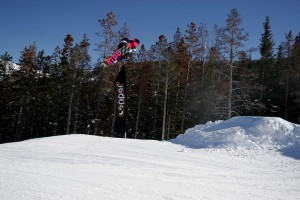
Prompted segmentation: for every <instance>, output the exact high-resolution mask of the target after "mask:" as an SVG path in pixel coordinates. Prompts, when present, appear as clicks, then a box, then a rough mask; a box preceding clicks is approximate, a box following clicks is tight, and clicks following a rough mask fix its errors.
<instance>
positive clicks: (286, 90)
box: [284, 71, 289, 119]
mask: <svg viewBox="0 0 300 200" xmlns="http://www.w3.org/2000/svg"><path fill="white" fill-rule="evenodd" d="M288 98H289V72H288V71H287V72H286V83H285V92H284V119H287V115H288Z"/></svg>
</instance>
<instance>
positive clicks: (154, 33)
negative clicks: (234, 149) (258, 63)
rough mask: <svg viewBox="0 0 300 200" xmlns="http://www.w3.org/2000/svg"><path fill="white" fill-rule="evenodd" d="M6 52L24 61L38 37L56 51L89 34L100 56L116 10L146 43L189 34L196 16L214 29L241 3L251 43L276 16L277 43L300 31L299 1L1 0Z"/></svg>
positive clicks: (0, 40) (0, 41)
mask: <svg viewBox="0 0 300 200" xmlns="http://www.w3.org/2000/svg"><path fill="white" fill-rule="evenodd" d="M0 8H1V11H0V27H1V31H0V55H2V54H4V53H5V51H7V52H8V53H9V54H10V55H12V56H13V60H14V61H15V62H18V60H19V56H20V52H21V51H22V50H24V48H25V47H26V46H29V45H30V44H32V43H33V42H36V44H37V48H38V51H39V50H42V49H43V50H45V51H46V54H47V55H51V54H52V53H53V51H54V49H55V47H56V46H60V47H62V46H63V40H64V38H65V36H66V35H67V34H69V33H70V34H71V35H72V36H73V38H74V39H75V42H78V43H79V42H80V41H81V40H82V38H83V34H84V33H86V34H87V36H88V38H89V39H90V42H91V43H92V46H91V48H90V54H91V55H92V57H93V60H97V59H98V57H99V56H98V55H97V52H96V51H95V50H94V49H95V47H96V46H95V44H96V43H99V37H98V36H96V32H99V31H100V30H101V29H100V25H99V22H98V20H99V19H103V18H106V14H107V13H108V12H109V11H112V12H114V13H115V15H116V19H117V21H118V22H119V24H120V25H123V24H124V22H127V23H128V26H129V28H130V32H131V36H132V37H137V38H139V39H140V41H141V43H142V44H145V46H146V48H149V47H150V46H151V45H152V44H154V43H155V42H156V41H157V40H158V36H159V35H161V34H164V35H166V36H167V38H168V40H169V41H171V40H172V39H173V35H174V33H175V31H176V28H177V27H180V28H181V30H182V32H183V33H184V32H185V30H186V27H187V24H189V23H190V22H191V21H194V22H195V23H196V24H200V23H204V24H206V25H207V26H208V28H209V29H210V30H212V27H213V25H214V24H217V25H219V26H224V25H225V21H226V18H227V14H229V13H230V10H231V9H232V8H237V9H238V11H239V12H240V14H241V16H242V18H243V24H242V26H243V28H244V29H245V31H246V32H248V33H249V34H250V38H249V41H248V42H247V43H246V47H258V46H259V43H260V41H259V39H260V38H261V33H262V32H263V25H262V24H263V22H264V21H265V18H266V16H267V15H268V16H270V20H271V28H272V32H273V35H274V39H275V42H276V47H277V46H278V45H279V44H280V42H283V41H284V37H285V33H287V32H289V31H290V30H292V32H293V34H294V36H296V35H297V34H298V33H299V32H300V23H299V19H300V12H299V8H300V1H299V0H127V1H125V0H47V1H46V0H1V2H0Z"/></svg>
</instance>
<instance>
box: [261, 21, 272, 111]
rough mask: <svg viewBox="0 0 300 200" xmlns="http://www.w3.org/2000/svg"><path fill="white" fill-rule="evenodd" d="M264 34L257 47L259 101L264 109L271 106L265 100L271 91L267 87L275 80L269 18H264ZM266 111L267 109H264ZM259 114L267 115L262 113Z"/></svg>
mask: <svg viewBox="0 0 300 200" xmlns="http://www.w3.org/2000/svg"><path fill="white" fill-rule="evenodd" d="M263 28H264V32H263V33H262V35H261V40H260V42H261V44H260V46H259V50H260V54H261V66H260V71H259V73H260V85H261V89H262V90H261V91H260V101H261V102H262V104H264V105H265V106H266V108H268V107H269V109H270V106H272V105H269V102H270V101H268V100H267V99H268V98H269V96H270V94H268V91H270V90H271V88H269V87H273V85H274V84H275V83H272V80H276V78H274V77H272V76H273V75H274V55H273V51H274V40H273V34H272V31H271V25H270V18H269V16H267V17H266V19H265V22H264V23H263ZM266 110H268V109H266ZM260 114H267V113H262V112H260Z"/></svg>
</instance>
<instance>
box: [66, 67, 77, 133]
mask: <svg viewBox="0 0 300 200" xmlns="http://www.w3.org/2000/svg"><path fill="white" fill-rule="evenodd" d="M75 78H76V69H75V72H74V75H73V78H72V87H71V94H70V99H69V108H68V119H67V132H66V134H70V124H71V116H72V106H73V97H74V88H75Z"/></svg>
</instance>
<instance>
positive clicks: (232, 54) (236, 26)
mask: <svg viewBox="0 0 300 200" xmlns="http://www.w3.org/2000/svg"><path fill="white" fill-rule="evenodd" d="M241 23H242V18H241V15H240V13H239V12H238V10H237V9H236V8H233V9H232V10H231V12H230V14H229V15H228V16H227V19H226V27H225V35H224V36H225V41H226V44H227V45H226V48H225V52H226V53H228V56H229V63H228V65H229V74H228V78H229V82H228V97H227V118H228V119H229V118H231V115H232V95H233V94H232V93H233V89H234V88H233V78H234V77H233V76H234V68H235V67H234V63H233V62H234V60H235V58H236V57H237V56H238V54H239V48H241V47H243V43H242V42H244V41H246V40H248V33H243V31H244V29H243V28H241V27H240V26H241Z"/></svg>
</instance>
